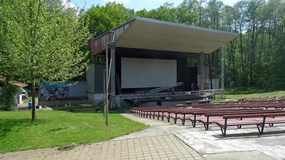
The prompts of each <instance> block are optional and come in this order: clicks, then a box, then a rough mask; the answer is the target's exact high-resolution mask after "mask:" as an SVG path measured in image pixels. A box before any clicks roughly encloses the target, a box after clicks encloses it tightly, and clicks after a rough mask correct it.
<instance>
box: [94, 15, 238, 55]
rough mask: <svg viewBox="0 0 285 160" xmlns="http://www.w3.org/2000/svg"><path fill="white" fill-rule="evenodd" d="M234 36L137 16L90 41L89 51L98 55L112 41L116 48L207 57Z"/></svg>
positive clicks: (234, 35)
mask: <svg viewBox="0 0 285 160" xmlns="http://www.w3.org/2000/svg"><path fill="white" fill-rule="evenodd" d="M236 37H237V34H236V33H231V32H224V31H219V30H213V29H207V28H201V27H195V26H190V25H184V24H178V23H172V22H166V21H160V20H154V19H149V18H141V17H137V18H135V19H132V20H130V21H128V22H127V23H125V24H123V25H121V26H119V27H117V28H115V29H113V30H111V31H110V32H108V33H105V34H103V35H101V36H99V37H97V38H95V39H93V40H92V41H91V48H92V53H93V54H97V53H99V52H100V51H102V50H104V49H105V45H106V43H107V42H108V41H115V42H116V47H124V48H136V49H148V50H159V51H172V52H183V53H208V54H209V53H213V52H214V51H215V50H217V49H219V48H220V47H222V46H224V45H225V44H226V43H227V42H229V41H231V40H233V39H234V38H236Z"/></svg>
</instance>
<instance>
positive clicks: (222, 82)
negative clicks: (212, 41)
mask: <svg viewBox="0 0 285 160" xmlns="http://www.w3.org/2000/svg"><path fill="white" fill-rule="evenodd" d="M221 90H222V99H224V90H225V47H224V46H223V47H222V49H221Z"/></svg>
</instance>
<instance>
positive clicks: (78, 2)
mask: <svg viewBox="0 0 285 160" xmlns="http://www.w3.org/2000/svg"><path fill="white" fill-rule="evenodd" d="M114 1H115V2H117V3H122V4H123V5H124V6H125V7H127V8H129V9H134V10H135V11H138V10H142V9H144V8H145V9H146V10H151V9H155V8H158V7H159V6H161V5H163V4H164V3H165V2H168V3H173V4H174V6H175V7H176V6H177V5H179V4H180V3H181V2H182V1H183V0H71V3H69V4H68V5H69V6H70V7H75V6H77V7H79V8H84V9H88V8H90V7H91V6H92V5H97V4H99V5H104V4H106V3H107V2H114ZM222 1H223V2H224V4H226V5H230V6H233V5H234V4H235V3H236V2H238V1H240V0H222ZM63 2H64V3H65V2H66V0H63Z"/></svg>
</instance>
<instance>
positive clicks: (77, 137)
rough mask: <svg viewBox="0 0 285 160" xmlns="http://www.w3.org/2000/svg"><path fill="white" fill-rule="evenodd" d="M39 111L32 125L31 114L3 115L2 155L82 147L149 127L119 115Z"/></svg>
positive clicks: (0, 132)
mask: <svg viewBox="0 0 285 160" xmlns="http://www.w3.org/2000/svg"><path fill="white" fill-rule="evenodd" d="M109 117H110V118H109V122H110V125H109V126H106V125H105V118H104V117H103V115H102V113H71V112H65V111H38V112H37V120H36V121H35V122H31V112H30V111H18V112H0V152H12V151H19V150H27V149H36V148H45V147H55V146H63V145H67V144H72V143H75V144H82V143H89V142H98V141H104V140H108V139H112V138H115V137H118V136H121V135H125V134H128V133H132V132H135V131H139V130H143V129H146V128H148V126H147V125H144V124H141V123H137V122H134V121H131V120H129V119H127V118H124V117H123V116H121V115H119V114H115V113H112V114H110V116H109Z"/></svg>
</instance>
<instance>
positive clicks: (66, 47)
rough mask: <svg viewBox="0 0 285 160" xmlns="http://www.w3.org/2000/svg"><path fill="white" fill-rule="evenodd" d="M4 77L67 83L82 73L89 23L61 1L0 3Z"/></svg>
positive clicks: (33, 115)
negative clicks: (83, 50)
mask: <svg viewBox="0 0 285 160" xmlns="http://www.w3.org/2000/svg"><path fill="white" fill-rule="evenodd" d="M0 12H1V23H0V30H1V31H0V33H2V34H1V49H0V53H1V55H0V56H1V66H3V67H1V69H0V70H1V71H0V73H1V76H4V77H7V76H9V77H12V78H13V79H16V80H19V81H23V82H26V83H30V84H32V97H33V111H32V113H33V114H32V119H33V120H34V119H35V96H36V93H35V87H36V85H38V84H40V83H42V82H52V81H65V80H68V79H71V78H73V77H77V76H79V75H81V74H83V73H84V72H85V70H86V68H87V62H86V60H87V57H88V52H85V53H84V52H82V51H81V50H80V48H81V47H82V46H83V45H86V44H87V43H88V40H89V39H90V34H89V31H88V28H87V23H86V22H85V21H84V19H79V18H78V16H77V12H76V11H75V10H73V9H70V8H67V9H64V7H63V6H62V5H61V2H60V0H25V1H22V0H13V1H9V2H7V1H5V0H2V1H1V8H0Z"/></svg>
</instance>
